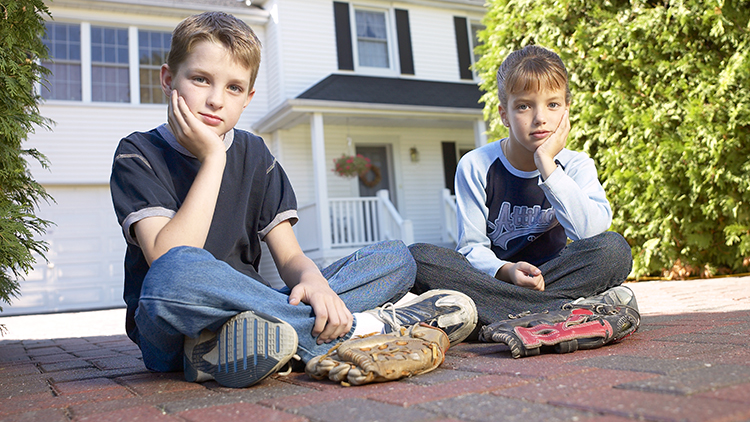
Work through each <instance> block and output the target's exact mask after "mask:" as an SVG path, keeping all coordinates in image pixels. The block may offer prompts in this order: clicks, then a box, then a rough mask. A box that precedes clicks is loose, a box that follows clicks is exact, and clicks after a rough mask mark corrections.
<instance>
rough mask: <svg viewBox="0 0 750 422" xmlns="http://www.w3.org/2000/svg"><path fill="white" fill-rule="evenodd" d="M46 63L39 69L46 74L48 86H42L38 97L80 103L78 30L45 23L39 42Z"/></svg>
mask: <svg viewBox="0 0 750 422" xmlns="http://www.w3.org/2000/svg"><path fill="white" fill-rule="evenodd" d="M43 42H44V45H46V46H47V49H48V51H49V56H50V60H45V61H43V62H42V65H43V66H44V67H46V68H47V69H49V70H50V72H51V73H50V75H49V76H48V83H45V84H43V85H42V89H41V91H42V92H41V94H42V97H43V98H45V99H48V100H70V101H80V100H81V26H80V25H73V24H67V23H56V22H48V23H47V32H46V34H45V36H44V38H43Z"/></svg>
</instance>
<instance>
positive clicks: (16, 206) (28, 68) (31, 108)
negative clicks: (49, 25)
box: [0, 0, 50, 328]
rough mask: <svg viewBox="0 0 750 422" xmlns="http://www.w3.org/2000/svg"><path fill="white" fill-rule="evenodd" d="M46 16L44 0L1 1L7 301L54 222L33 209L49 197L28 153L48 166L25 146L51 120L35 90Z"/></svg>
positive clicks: (1, 295)
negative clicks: (39, 237) (41, 111)
mask: <svg viewBox="0 0 750 422" xmlns="http://www.w3.org/2000/svg"><path fill="white" fill-rule="evenodd" d="M43 14H46V15H49V11H48V9H47V7H46V6H45V5H44V2H43V1H42V0H21V1H6V0H2V1H0V45H2V48H0V299H1V300H2V301H3V302H6V303H10V300H11V298H12V297H15V296H17V295H18V293H19V284H18V280H19V278H20V277H22V276H23V274H25V273H28V272H29V271H31V269H32V264H33V263H34V262H35V257H34V255H33V254H34V253H36V254H38V255H40V256H42V257H44V253H45V252H46V251H47V244H46V243H45V242H43V241H40V240H35V238H34V236H35V235H39V234H42V233H44V231H45V229H46V227H47V226H48V225H49V224H50V222H49V221H46V220H42V219H40V218H38V217H36V216H35V215H34V208H35V206H37V205H38V204H39V201H40V200H49V199H50V198H49V195H47V193H46V191H45V190H44V188H43V187H42V186H41V185H39V184H38V183H36V182H35V181H34V180H33V179H32V177H31V174H30V172H29V170H28V163H27V161H26V159H25V157H31V158H33V159H36V160H38V161H39V162H40V163H41V164H42V165H43V166H45V167H46V165H47V162H46V158H45V157H44V156H43V155H42V154H41V153H39V151H36V150H34V149H22V147H21V144H22V143H23V141H24V140H26V139H27V137H28V134H29V133H31V132H33V131H34V128H35V126H42V127H47V126H48V124H49V122H48V121H47V119H45V118H43V117H42V116H40V115H39V108H38V102H39V97H38V96H37V95H36V94H35V92H36V90H35V89H34V85H35V84H37V83H38V82H39V81H40V78H41V77H42V75H45V74H46V69H45V68H44V67H42V66H41V65H40V64H39V61H40V60H41V59H42V58H46V57H47V50H46V48H45V46H44V44H43V43H42V40H41V37H42V35H43V34H44V20H43V16H42V15H43ZM0 310H2V307H0ZM0 328H2V326H0Z"/></svg>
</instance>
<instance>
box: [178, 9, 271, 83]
mask: <svg viewBox="0 0 750 422" xmlns="http://www.w3.org/2000/svg"><path fill="white" fill-rule="evenodd" d="M201 41H212V42H216V43H218V44H221V45H223V46H224V47H225V48H226V49H227V50H229V52H230V54H231V55H232V57H233V58H234V60H235V61H237V63H239V64H241V65H242V66H244V67H246V68H248V69H249V70H250V88H251V89H252V87H253V86H254V85H255V78H256V77H257V75H258V68H259V67H260V48H261V46H260V40H258V37H257V36H255V33H254V32H253V30H252V29H251V28H250V26H249V25H248V24H246V23H245V22H243V21H242V20H240V19H238V18H236V17H234V16H232V15H230V14H227V13H224V12H205V13H201V14H198V15H193V16H190V17H188V18H186V19H185V20H183V21H182V22H180V23H179V24H178V25H177V27H176V28H175V29H174V31H172V45H171V47H170V49H169V55H168V56H167V65H168V66H169V69H170V70H171V71H172V72H174V73H177V71H178V69H179V67H180V65H182V64H183V63H184V62H185V60H186V59H187V57H188V55H189V54H190V53H191V52H192V50H193V47H194V46H195V44H196V43H198V42H201Z"/></svg>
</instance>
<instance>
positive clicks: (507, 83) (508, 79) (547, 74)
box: [497, 45, 571, 107]
mask: <svg viewBox="0 0 750 422" xmlns="http://www.w3.org/2000/svg"><path fill="white" fill-rule="evenodd" d="M544 89H552V90H558V89H565V103H566V104H570V98H571V95H570V86H569V85H568V71H567V70H566V69H565V65H564V64H563V62H562V59H561V58H560V56H558V55H557V53H555V52H553V51H551V50H547V49H546V48H544V47H539V46H536V45H528V46H526V47H524V48H523V49H521V50H516V51H514V52H512V53H510V54H509V55H508V57H506V58H505V60H503V63H502V64H501V65H500V67H499V68H498V69H497V96H498V98H499V99H500V105H501V106H503V107H507V106H508V95H511V94H518V93H521V92H529V91H533V92H536V91H541V90H544Z"/></svg>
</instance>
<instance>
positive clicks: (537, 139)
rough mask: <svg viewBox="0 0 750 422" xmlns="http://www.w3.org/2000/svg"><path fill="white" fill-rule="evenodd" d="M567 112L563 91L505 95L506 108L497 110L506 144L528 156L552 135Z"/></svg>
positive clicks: (545, 90)
mask: <svg viewBox="0 0 750 422" xmlns="http://www.w3.org/2000/svg"><path fill="white" fill-rule="evenodd" d="M568 108H569V104H567V103H566V102H565V89H564V88H561V89H557V90H553V89H544V90H541V91H529V92H522V93H518V94H509V95H508V105H507V108H506V107H503V106H502V105H501V106H499V107H498V109H499V111H500V117H501V118H502V121H503V124H504V125H505V126H507V127H508V128H509V130H510V136H509V140H510V141H511V142H512V143H514V144H517V145H518V146H521V147H523V148H524V149H525V150H527V151H528V152H529V153H530V154H534V152H535V151H536V149H537V148H538V147H539V146H540V145H541V144H542V143H543V142H544V141H545V140H546V139H547V137H548V136H549V135H550V134H551V133H552V132H554V131H555V128H557V126H558V124H559V123H560V121H561V120H562V118H563V114H564V113H565V110H567V109H568Z"/></svg>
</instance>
